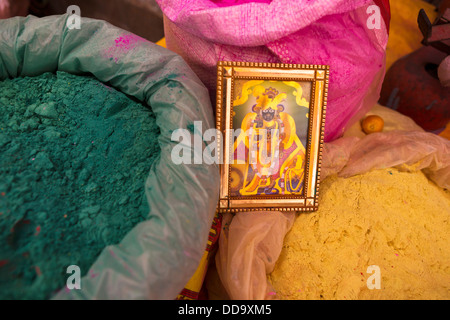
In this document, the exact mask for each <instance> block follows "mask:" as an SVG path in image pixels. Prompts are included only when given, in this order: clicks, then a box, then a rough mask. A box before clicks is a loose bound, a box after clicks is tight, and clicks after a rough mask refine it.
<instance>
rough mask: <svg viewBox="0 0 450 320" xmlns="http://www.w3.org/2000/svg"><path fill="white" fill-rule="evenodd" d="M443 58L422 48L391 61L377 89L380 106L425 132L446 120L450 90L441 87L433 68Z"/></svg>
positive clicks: (439, 128)
mask: <svg viewBox="0 0 450 320" xmlns="http://www.w3.org/2000/svg"><path fill="white" fill-rule="evenodd" d="M446 56H447V55H446V54H445V53H443V52H441V51H439V50H437V49H435V48H433V47H423V48H421V49H419V50H417V51H414V52H413V53H411V54H409V55H407V56H405V57H403V58H401V59H399V60H398V61H397V62H395V63H394V64H393V65H392V66H391V68H390V69H389V71H388V72H387V73H386V77H385V79H384V82H383V87H382V89H381V95H380V104H381V105H384V106H386V107H389V108H391V109H394V110H397V111H398V112H400V113H402V114H404V115H406V116H408V117H410V118H412V119H413V120H414V121H415V122H416V123H417V124H418V125H419V126H421V127H422V128H423V129H424V130H426V131H438V130H441V129H442V128H444V127H445V126H446V125H447V123H448V122H449V121H450V107H449V106H450V90H449V89H448V88H446V87H444V86H442V85H441V83H440V81H439V78H438V75H437V69H438V67H439V64H440V63H441V62H442V60H443V59H444V58H445V57H446Z"/></svg>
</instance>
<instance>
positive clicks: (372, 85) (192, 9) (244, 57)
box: [156, 0, 390, 142]
mask: <svg viewBox="0 0 450 320" xmlns="http://www.w3.org/2000/svg"><path fill="white" fill-rule="evenodd" d="M156 1H157V2H158V4H159V5H160V7H161V9H162V11H163V13H164V18H165V19H164V32H165V37H166V45H167V48H168V49H170V50H172V51H174V52H176V53H178V54H180V55H181V56H182V57H183V58H184V59H185V60H186V62H187V63H188V64H189V66H190V67H191V68H192V69H193V70H194V71H195V72H196V73H197V75H198V76H199V77H200V79H201V80H202V81H203V83H204V84H205V85H206V87H207V88H208V89H209V91H210V95H211V97H212V99H213V101H215V98H214V97H215V96H216V92H215V90H216V78H217V77H216V65H217V61H220V60H226V61H244V62H245V61H249V62H271V63H288V64H290V63H297V64H324V65H329V66H330V83H329V91H328V98H327V99H328V103H327V117H326V126H325V137H324V138H325V141H326V142H327V141H331V140H334V139H336V138H338V137H339V136H340V135H341V134H342V133H343V132H344V130H345V129H346V128H347V127H348V126H350V125H351V124H352V123H354V122H355V121H356V119H359V118H360V117H361V116H362V115H364V114H365V113H366V112H368V111H369V109H370V108H371V107H372V106H373V105H374V104H375V103H376V102H377V101H378V98H379V94H380V91H381V85H382V81H383V78H384V73H385V50H386V45H387V40H388V29H389V20H390V12H389V1H388V0H353V1H348V0H334V1H330V0H266V1H263V0H258V1H249V0H236V1H225V0H156ZM377 8H378V9H377Z"/></svg>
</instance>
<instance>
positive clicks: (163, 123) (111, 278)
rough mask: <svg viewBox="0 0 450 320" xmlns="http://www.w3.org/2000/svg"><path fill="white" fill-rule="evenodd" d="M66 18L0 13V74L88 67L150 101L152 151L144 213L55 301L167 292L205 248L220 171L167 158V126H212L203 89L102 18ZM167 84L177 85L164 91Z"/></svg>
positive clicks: (179, 64) (179, 66)
mask: <svg viewBox="0 0 450 320" xmlns="http://www.w3.org/2000/svg"><path fill="white" fill-rule="evenodd" d="M68 18H70V17H68V16H67V15H62V16H51V17H45V18H40V19H38V18H36V17H33V16H28V17H26V18H18V17H17V18H11V19H6V20H1V21H0V80H1V79H5V78H7V77H23V76H36V75H40V74H42V73H44V72H56V71H57V70H60V71H65V72H68V73H72V74H86V73H91V74H93V75H94V76H95V77H96V78H97V79H99V80H100V81H102V82H109V84H111V85H112V86H113V87H115V88H116V89H118V90H120V91H122V92H124V93H126V94H129V95H131V96H134V97H136V98H137V99H139V100H141V101H143V102H145V103H147V104H148V105H150V106H151V107H152V109H153V111H154V113H155V115H156V122H157V124H158V126H159V127H160V129H161V135H160V137H159V139H158V141H157V142H156V141H155V143H159V144H160V146H161V156H160V159H158V160H156V161H155V163H154V165H153V166H152V168H151V169H150V170H149V175H148V178H147V180H146V183H145V186H146V188H145V193H146V197H147V201H148V204H149V208H150V212H149V214H148V218H147V220H145V221H144V222H142V223H140V224H138V225H136V226H135V227H134V229H132V231H130V232H129V233H128V234H127V236H126V237H125V238H124V239H123V241H122V242H121V243H120V244H119V245H112V246H108V247H106V248H105V249H104V250H103V251H102V253H101V254H100V256H99V257H98V259H97V260H96V261H95V263H94V264H93V265H92V267H91V269H90V270H89V272H87V275H86V276H84V277H83V278H82V279H81V289H80V290H68V289H62V290H61V291H60V292H59V293H58V294H56V296H54V299H175V298H176V296H177V294H178V293H179V292H180V291H181V290H182V289H183V288H184V286H185V284H186V283H187V282H188V280H189V279H190V277H191V276H192V275H193V274H194V272H195V270H196V268H197V266H198V264H199V262H200V259H201V257H202V255H203V253H204V250H205V247H206V244H207V239H208V234H209V230H210V227H211V223H212V220H213V217H214V214H215V209H216V205H217V201H218V186H219V171H218V166H217V165H205V164H200V165H189V166H187V165H175V164H174V163H173V162H172V161H171V151H172V149H173V147H174V146H175V145H177V144H178V142H176V141H171V134H172V132H173V130H176V129H180V128H184V129H186V128H187V127H188V126H189V125H192V123H193V122H194V121H202V126H203V129H204V130H206V129H208V128H214V119H213V112H212V108H211V104H210V100H209V96H208V91H207V89H206V88H205V87H204V85H203V84H202V83H201V81H200V80H199V79H198V77H197V76H196V75H195V74H194V73H193V72H192V70H191V69H190V68H189V67H188V66H187V64H186V63H185V62H184V61H183V59H182V58H181V57H180V56H178V55H176V54H175V53H173V52H171V51H169V50H167V49H165V48H162V47H159V46H157V45H156V44H153V43H151V42H149V41H146V40H144V39H142V38H140V37H137V36H136V35H134V34H131V33H129V32H127V31H124V30H121V29H119V28H116V27H114V26H112V25H110V24H108V23H106V22H104V21H101V20H93V19H87V18H81V28H80V29H72V30H69V29H68V28H67V27H66V21H67V20H68ZM174 82H176V83H177V84H178V87H177V89H178V88H179V90H180V92H179V93H176V92H178V90H177V91H176V92H175V91H173V93H171V90H170V86H171V85H173V84H174ZM0 112H1V110H0ZM196 134H199V133H196ZM191 150H192V152H196V151H195V150H193V149H191ZM91 274H98V276H96V277H94V278H93V277H90V276H89V275H91Z"/></svg>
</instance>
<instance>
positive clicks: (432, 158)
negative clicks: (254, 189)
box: [216, 106, 450, 300]
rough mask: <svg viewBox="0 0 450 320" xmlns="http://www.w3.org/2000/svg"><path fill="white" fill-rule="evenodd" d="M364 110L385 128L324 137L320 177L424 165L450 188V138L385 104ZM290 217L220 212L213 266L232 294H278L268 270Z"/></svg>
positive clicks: (268, 296) (240, 296)
mask: <svg viewBox="0 0 450 320" xmlns="http://www.w3.org/2000/svg"><path fill="white" fill-rule="evenodd" d="M368 114H376V115H379V116H381V117H383V119H384V121H385V124H386V126H385V129H384V130H385V131H384V132H380V133H373V134H369V135H365V134H362V136H359V135H358V134H356V133H355V131H356V130H354V131H353V132H352V133H351V134H350V135H348V136H345V137H343V138H340V139H337V140H335V141H333V142H331V143H325V144H324V149H323V154H322V155H323V158H322V166H321V176H320V177H321V180H323V179H325V178H326V177H327V176H329V175H333V174H337V175H338V176H342V177H350V176H353V175H356V174H362V173H365V172H368V171H370V170H376V169H382V168H389V167H395V168H397V169H399V170H403V171H412V172H413V171H416V170H422V171H423V172H424V173H425V174H426V175H427V176H428V178H429V179H430V180H432V181H433V182H435V183H436V184H437V185H438V186H440V187H442V188H446V189H450V141H449V140H447V139H444V138H442V137H439V136H437V135H435V134H433V133H429V132H424V131H423V129H421V128H420V127H419V126H418V125H417V124H415V123H414V121H413V120H412V119H411V118H409V117H406V116H404V115H402V114H400V113H398V112H397V111H394V110H391V109H388V108H386V107H382V106H375V107H374V108H373V109H372V110H371V111H370V112H369V113H368ZM355 127H356V125H355ZM358 127H359V128H360V126H359V124H358ZM359 130H360V129H359ZM319 208H320V202H319ZM294 219H295V214H294V213H281V212H271V213H264V214H263V213H251V214H249V213H237V214H236V215H235V216H234V217H232V216H231V215H224V217H223V223H222V225H224V228H223V230H222V234H221V237H220V239H219V249H218V252H217V254H216V268H217V273H218V275H219V277H220V280H221V282H222V284H223V286H224V288H225V290H226V292H227V294H228V296H229V297H230V298H231V299H250V300H252V299H274V298H276V293H275V292H274V291H273V290H272V288H271V286H270V284H269V283H268V281H267V274H270V273H271V272H272V271H273V269H274V267H275V262H276V261H277V260H278V258H279V255H280V252H281V249H282V246H283V239H284V237H285V235H286V233H287V232H288V231H289V230H290V229H291V227H292V225H293V222H294Z"/></svg>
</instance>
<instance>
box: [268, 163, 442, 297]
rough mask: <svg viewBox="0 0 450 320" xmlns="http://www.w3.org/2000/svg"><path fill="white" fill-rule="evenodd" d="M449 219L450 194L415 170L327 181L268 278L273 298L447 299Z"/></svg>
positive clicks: (383, 172) (330, 178) (388, 170)
mask: <svg viewBox="0 0 450 320" xmlns="http://www.w3.org/2000/svg"><path fill="white" fill-rule="evenodd" d="M449 218H450V192H449V191H446V190H443V189H441V188H439V187H438V186H436V185H435V184H434V183H432V182H431V181H429V180H428V179H427V178H426V176H425V175H424V174H423V173H422V172H420V171H419V172H415V173H408V172H400V171H398V170H395V169H384V170H376V171H372V172H369V173H366V174H362V175H358V176H355V177H351V178H347V179H344V178H338V177H336V176H333V177H329V178H327V179H326V180H324V181H323V182H322V184H321V195H320V202H319V210H318V211H317V212H314V213H304V214H301V215H300V216H299V217H298V218H297V220H296V221H295V224H294V226H293V227H292V229H291V231H290V232H289V233H288V234H287V235H286V238H285V240H284V246H283V249H282V252H281V255H280V258H279V260H278V262H277V265H276V266H275V270H274V271H273V272H272V274H271V275H270V276H269V280H270V282H271V283H272V285H273V288H274V290H275V292H276V296H277V298H279V299H327V300H331V299H364V300H368V299H377V300H382V299H405V300H412V299H449V298H450V243H449V238H450V222H449ZM372 265H375V266H378V267H379V272H376V271H375V272H374V271H373V270H371V269H370V268H369V270H368V267H369V266H372ZM377 275H379V276H380V277H379V278H378V280H379V281H377V279H376V276H377ZM377 283H378V284H379V285H380V288H379V289H377V288H376V287H375V288H373V285H375V284H377ZM369 287H372V289H369Z"/></svg>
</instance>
